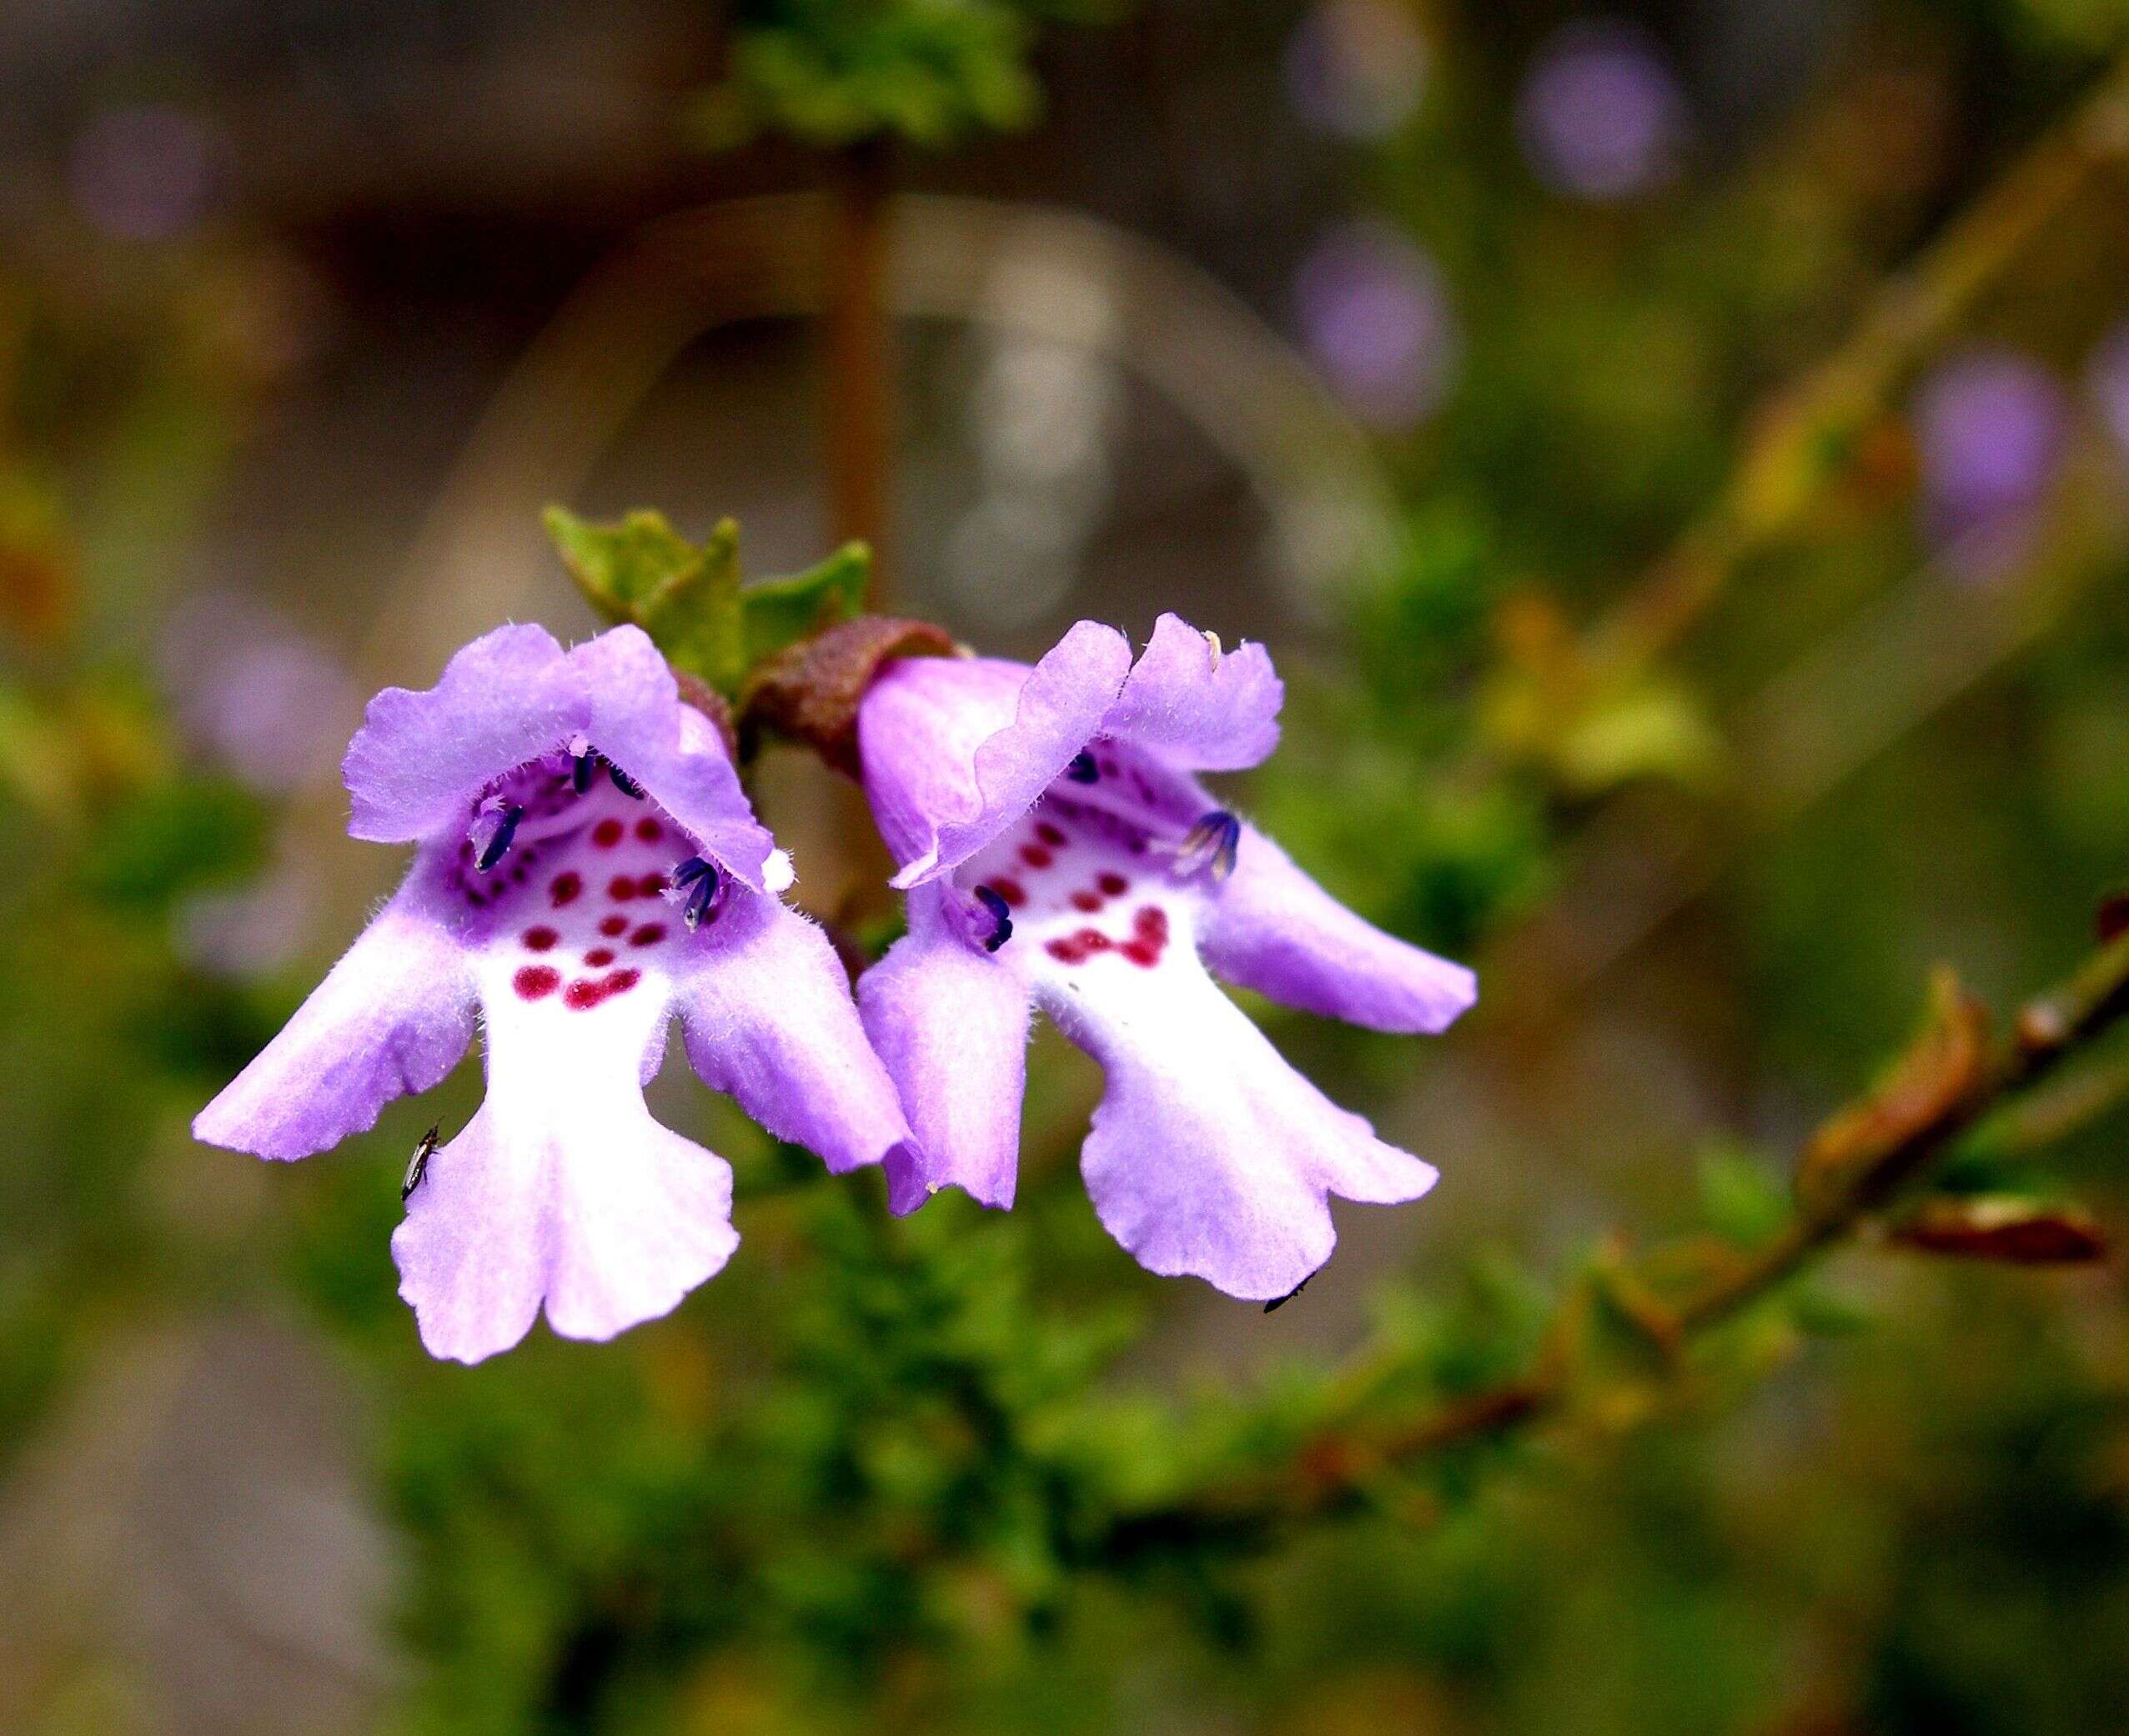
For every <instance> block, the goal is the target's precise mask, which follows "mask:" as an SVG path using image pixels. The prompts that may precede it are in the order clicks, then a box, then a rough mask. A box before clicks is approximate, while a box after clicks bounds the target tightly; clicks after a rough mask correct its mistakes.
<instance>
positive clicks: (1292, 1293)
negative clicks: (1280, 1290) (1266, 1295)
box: [1264, 1272, 1316, 1314]
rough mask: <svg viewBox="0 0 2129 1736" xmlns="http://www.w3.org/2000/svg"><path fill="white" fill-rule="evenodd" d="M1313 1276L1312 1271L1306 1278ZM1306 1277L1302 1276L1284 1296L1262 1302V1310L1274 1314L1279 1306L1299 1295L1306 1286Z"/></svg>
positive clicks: (1283, 1305)
mask: <svg viewBox="0 0 2129 1736" xmlns="http://www.w3.org/2000/svg"><path fill="white" fill-rule="evenodd" d="M1315 1276H1316V1274H1315V1273H1314V1272H1310V1273H1309V1274H1308V1278H1313V1277H1315ZM1308 1278H1303V1280H1302V1281H1301V1282H1299V1283H1298V1284H1296V1285H1295V1286H1294V1287H1293V1289H1291V1290H1289V1291H1288V1292H1287V1293H1286V1294H1285V1295H1284V1296H1275V1297H1273V1298H1272V1299H1271V1300H1270V1301H1269V1302H1266V1303H1265V1304H1264V1312H1266V1313H1267V1314H1274V1313H1277V1312H1278V1311H1279V1310H1280V1309H1281V1308H1283V1307H1285V1306H1286V1305H1287V1304H1288V1302H1292V1301H1293V1299H1294V1297H1297V1296H1298V1295H1300V1294H1301V1292H1303V1291H1304V1290H1306V1289H1307V1288H1308Z"/></svg>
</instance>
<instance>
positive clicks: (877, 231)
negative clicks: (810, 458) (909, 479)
mask: <svg viewBox="0 0 2129 1736" xmlns="http://www.w3.org/2000/svg"><path fill="white" fill-rule="evenodd" d="M889 151H890V147H889V144H888V142H887V141H886V139H884V138H873V139H862V140H860V141H859V142H858V143H855V144H851V145H849V146H846V147H845V148H844V149H843V150H842V151H841V153H839V154H838V155H837V157H836V159H835V163H836V173H835V201H834V218H833V222H832V226H831V230H830V233H829V237H828V256H827V259H826V294H827V308H826V324H827V330H826V339H827V344H826V349H827V358H826V361H827V378H826V394H827V403H826V414H827V424H828V426H827V445H828V490H829V499H830V504H831V512H832V514H833V516H834V521H835V522H834V535H835V540H836V541H838V542H861V543H864V544H867V545H868V546H869V547H870V548H871V550H872V580H871V592H870V596H869V600H870V603H871V606H872V607H873V608H878V607H879V606H880V603H881V599H882V598H883V597H884V596H885V595H886V588H887V587H886V545H887V529H888V514H889V512H890V510H891V488H890V482H891V469H892V458H893V433H894V345H893V334H892V332H891V327H890V325H889V322H888V319H887V301H886V283H887V244H888V233H889V222H888V218H889V204H888V189H889V185H890V174H889V169H890V161H889Z"/></svg>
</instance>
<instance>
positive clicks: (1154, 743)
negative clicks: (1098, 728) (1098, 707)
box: [1104, 615, 1286, 771]
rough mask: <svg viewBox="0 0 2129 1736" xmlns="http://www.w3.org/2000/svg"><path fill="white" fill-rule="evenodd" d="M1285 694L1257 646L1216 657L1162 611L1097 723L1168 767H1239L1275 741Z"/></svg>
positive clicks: (1201, 638) (1264, 754)
mask: <svg viewBox="0 0 2129 1736" xmlns="http://www.w3.org/2000/svg"><path fill="white" fill-rule="evenodd" d="M1285 698H1286V688H1285V685H1284V684H1283V683H1282V682H1281V681H1280V680H1279V678H1278V675H1275V674H1274V673H1273V670H1272V659H1271V655H1270V654H1269V653H1268V652H1267V651H1266V650H1265V649H1264V648H1263V646H1262V645H1238V646H1236V647H1235V649H1234V650H1232V651H1229V652H1228V653H1227V654H1226V655H1224V656H1223V655H1219V654H1218V652H1216V651H1215V650H1213V645H1212V642H1211V641H1210V640H1208V639H1207V638H1206V636H1205V635H1203V634H1202V633H1200V632H1199V631H1198V630H1197V629H1196V628H1195V627H1193V626H1192V625H1190V624H1189V623H1188V621H1186V620H1183V619H1182V617H1181V616H1180V615H1162V617H1161V619H1160V620H1159V621H1158V622H1157V623H1156V624H1155V625H1154V628H1153V637H1152V640H1151V641H1150V642H1149V643H1148V644H1147V647H1146V650H1145V651H1144V653H1143V654H1142V655H1141V656H1140V657H1139V660H1138V663H1137V666H1136V667H1135V668H1134V669H1133V670H1132V672H1131V675H1130V676H1129V678H1128V679H1127V680H1125V682H1124V684H1123V690H1122V693H1120V694H1119V695H1117V702H1116V704H1115V705H1113V706H1112V707H1111V708H1110V710H1109V715H1108V719H1107V723H1106V724H1105V725H1104V728H1105V729H1106V730H1107V733H1108V734H1110V735H1116V736H1119V737H1121V738H1122V739H1123V740H1126V741H1128V742H1130V743H1131V744H1132V745H1134V746H1136V747H1137V748H1140V749H1142V750H1144V751H1145V752H1147V753H1149V754H1152V755H1155V756H1156V757H1157V758H1159V759H1162V760H1167V762H1168V764H1170V765H1177V766H1182V767H1185V768H1187V769H1188V770H1194V771H1239V770H1243V769H1244V768H1245V767H1248V766H1251V765H1258V764H1260V763H1261V762H1262V761H1263V760H1266V759H1268V758H1269V757H1270V755H1271V752H1272V750H1273V748H1275V747H1277V746H1278V742H1279V724H1278V717H1279V707H1280V705H1281V704H1282V703H1283V701H1284V700H1285Z"/></svg>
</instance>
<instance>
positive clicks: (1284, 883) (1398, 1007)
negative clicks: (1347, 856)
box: [1198, 826, 1479, 1032]
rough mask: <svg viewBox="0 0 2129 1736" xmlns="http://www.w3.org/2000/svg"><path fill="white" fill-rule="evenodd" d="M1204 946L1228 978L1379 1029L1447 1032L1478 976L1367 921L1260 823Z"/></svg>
mask: <svg viewBox="0 0 2129 1736" xmlns="http://www.w3.org/2000/svg"><path fill="white" fill-rule="evenodd" d="M1200 920H1201V926H1200V929H1199V936H1198V947H1199V951H1200V952H1201V953H1202V954H1203V956H1204V960H1205V962H1206V963H1207V964H1208V965H1209V966H1211V967H1212V968H1213V971H1214V972H1215V973H1216V974H1218V976H1223V977H1224V978H1225V979H1226V980H1227V981H1229V982H1232V983H1234V984H1236V985H1237V986H1239V987H1242V988H1247V989H1254V990H1256V991H1258V993H1259V994H1262V995H1266V996H1270V998H1271V999H1273V1000H1274V1001H1279V1002H1280V1003H1282V1004H1283V1005H1284V1006H1298V1007H1299V1008H1301V1009H1302V1010H1303V1011H1307V1012H1313V1013H1322V1014H1323V1015H1325V1016H1328V1017H1330V1018H1333V1019H1343V1020H1344V1021H1346V1022H1347V1023H1348V1024H1353V1025H1365V1026H1368V1027H1370V1028H1371V1029H1373V1030H1376V1031H1427V1032H1434V1031H1445V1030H1447V1029H1448V1028H1449V1026H1450V1025H1452V1024H1454V1022H1455V1021H1456V1019H1457V1018H1458V1016H1459V1015H1460V1014H1462V1013H1464V1012H1465V1011H1468V1010H1469V1008H1470V1006H1471V1005H1472V1003H1473V1002H1474V1001H1476V1000H1477V999H1478V996H1479V986H1478V979H1477V978H1476V977H1475V976H1473V975H1472V974H1471V972H1470V971H1467V970H1466V969H1464V966H1461V965H1456V964H1451V963H1450V962H1449V961H1448V960H1447V959H1441V958H1437V957H1435V956H1434V954H1433V953H1431V952H1424V951H1421V950H1420V949H1419V948H1418V947H1417V946H1411V945H1409V944H1408V943H1407V942H1405V941H1400V940H1398V939H1397V938H1396V937H1395V936H1392V935H1387V934H1384V933H1383V931H1382V930H1380V929H1379V928H1377V927H1375V926H1373V924H1372V923H1368V922H1365V921H1362V920H1361V919H1360V918H1359V917H1358V916H1354V915H1353V912H1352V911H1349V910H1348V909H1347V908H1346V907H1345V906H1343V905H1342V904H1340V903H1339V902H1338V901H1337V900H1336V899H1334V898H1333V897H1332V896H1330V894H1329V893H1328V892H1326V891H1324V890H1323V888H1322V887H1321V886H1318V885H1317V884H1316V882H1315V881H1313V880H1311V879H1310V878H1309V877H1308V876H1307V875H1306V874H1304V873H1303V872H1302V871H1301V870H1300V869H1299V868H1298V867H1296V866H1295V865H1294V864H1293V859H1292V858H1290V857H1289V856H1288V855H1287V853H1286V852H1285V851H1284V850H1281V849H1280V848H1279V847H1278V845H1276V844H1274V843H1273V841H1272V840H1270V839H1269V838H1268V837H1266V836H1265V835H1263V833H1262V832H1260V831H1258V830H1256V829H1255V828H1254V827H1253V826H1244V827H1243V834H1242V840H1241V845H1240V847H1239V848H1238V850H1237V852H1236V855H1235V867H1234V872H1233V874H1232V875H1230V876H1228V879H1227V881H1225V882H1224V883H1223V885H1222V886H1220V888H1219V890H1218V893H1217V894H1216V895H1215V896H1213V898H1212V899H1211V900H1210V901H1209V902H1208V907H1207V909H1206V911H1205V913H1204V915H1203V917H1202V918H1201V919H1200Z"/></svg>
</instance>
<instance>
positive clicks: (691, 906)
mask: <svg viewBox="0 0 2129 1736" xmlns="http://www.w3.org/2000/svg"><path fill="white" fill-rule="evenodd" d="M672 881H673V886H674V888H675V891H679V892H680V894H681V895H682V896H681V899H680V920H681V921H684V922H685V923H686V924H687V930H688V932H689V933H690V934H693V933H694V932H695V930H696V929H698V928H700V926H702V924H703V923H704V922H705V921H708V920H709V919H710V916H711V906H712V905H714V904H715V903H716V901H717V890H718V887H719V886H720V884H721V878H720V876H719V875H718V873H717V870H716V865H715V864H713V863H711V862H706V861H705V860H703V859H702V858H701V857H700V856H690V857H689V858H688V859H687V860H685V862H682V863H681V864H680V865H679V866H677V867H676V868H675V869H674V870H673V873H672Z"/></svg>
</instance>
